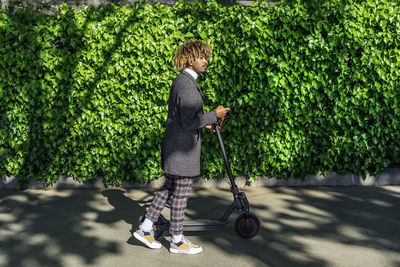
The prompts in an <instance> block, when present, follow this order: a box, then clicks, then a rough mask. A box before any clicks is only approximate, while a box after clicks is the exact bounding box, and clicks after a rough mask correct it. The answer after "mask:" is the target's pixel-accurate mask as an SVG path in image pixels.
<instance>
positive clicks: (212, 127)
mask: <svg viewBox="0 0 400 267" xmlns="http://www.w3.org/2000/svg"><path fill="white" fill-rule="evenodd" d="M206 128H207V129H209V130H211V131H213V133H215V127H214V124H212V125H207V126H206ZM218 128H219V130H220V131H221V127H219V126H218Z"/></svg>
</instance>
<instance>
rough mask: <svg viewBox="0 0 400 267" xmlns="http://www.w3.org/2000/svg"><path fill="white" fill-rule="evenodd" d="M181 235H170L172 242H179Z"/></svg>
mask: <svg viewBox="0 0 400 267" xmlns="http://www.w3.org/2000/svg"><path fill="white" fill-rule="evenodd" d="M182 236H183V235H182V234H180V235H172V242H174V243H175V244H176V243H179V242H181V240H182Z"/></svg>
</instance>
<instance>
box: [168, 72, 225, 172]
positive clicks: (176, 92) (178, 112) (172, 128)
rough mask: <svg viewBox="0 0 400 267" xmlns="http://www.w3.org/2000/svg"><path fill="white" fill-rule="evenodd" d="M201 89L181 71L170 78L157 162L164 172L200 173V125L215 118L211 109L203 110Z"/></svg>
mask: <svg viewBox="0 0 400 267" xmlns="http://www.w3.org/2000/svg"><path fill="white" fill-rule="evenodd" d="M203 101H204V97H203V93H202V91H201V89H200V87H199V85H198V84H197V82H196V80H195V79H194V78H193V77H192V76H191V75H190V74H189V73H187V72H184V71H182V72H181V73H180V74H179V75H178V76H177V77H176V79H175V80H174V81H173V83H172V86H171V91H170V94H169V100H168V118H167V126H166V130H165V134H164V138H163V143H162V151H161V165H162V168H163V170H164V172H165V173H166V174H170V175H175V176H181V177H195V176H199V175H200V155H201V132H202V128H203V127H205V126H207V125H210V124H213V123H216V122H217V112H216V111H215V110H213V111H211V112H209V113H207V114H204V111H203Z"/></svg>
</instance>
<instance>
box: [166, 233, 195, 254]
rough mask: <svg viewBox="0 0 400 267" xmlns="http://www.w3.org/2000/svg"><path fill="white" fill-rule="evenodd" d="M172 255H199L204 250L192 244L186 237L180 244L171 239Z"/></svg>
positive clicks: (170, 249)
mask: <svg viewBox="0 0 400 267" xmlns="http://www.w3.org/2000/svg"><path fill="white" fill-rule="evenodd" d="M169 251H170V252H171V253H178V254H190V255H193V254H199V253H200V252H202V251H203V249H202V248H201V247H200V246H198V245H195V244H193V243H192V242H190V241H189V240H187V239H186V237H185V236H183V237H182V240H181V241H180V242H178V243H174V242H173V241H172V239H171V247H170V248H169Z"/></svg>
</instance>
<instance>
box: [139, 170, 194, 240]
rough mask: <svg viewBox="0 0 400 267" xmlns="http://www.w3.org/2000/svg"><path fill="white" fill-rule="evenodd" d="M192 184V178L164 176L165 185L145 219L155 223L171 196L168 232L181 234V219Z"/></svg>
mask: <svg viewBox="0 0 400 267" xmlns="http://www.w3.org/2000/svg"><path fill="white" fill-rule="evenodd" d="M192 184H193V178H180V177H179V178H178V177H174V176H170V175H166V180H165V183H164V185H163V186H162V187H161V188H160V190H159V191H158V193H157V195H156V196H155V198H154V200H153V202H152V203H151V206H150V208H149V210H148V211H147V213H146V218H147V219H149V220H150V221H152V222H156V221H157V220H158V217H159V216H160V214H161V211H162V210H163V208H164V206H165V203H166V202H167V201H168V199H170V198H171V196H172V203H171V215H170V227H169V232H170V233H171V234H172V235H180V234H182V233H183V219H184V216H185V210H186V206H187V200H188V198H189V195H190V190H191V188H192Z"/></svg>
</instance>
